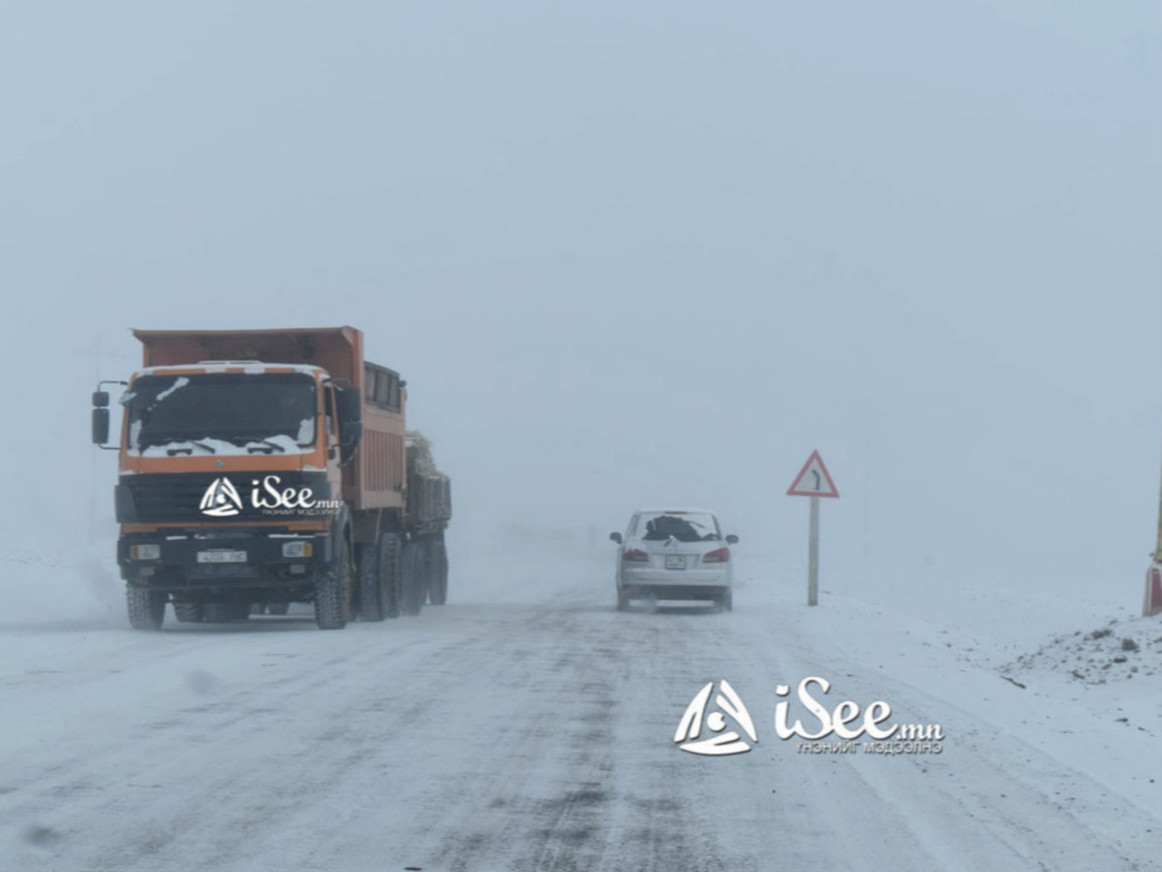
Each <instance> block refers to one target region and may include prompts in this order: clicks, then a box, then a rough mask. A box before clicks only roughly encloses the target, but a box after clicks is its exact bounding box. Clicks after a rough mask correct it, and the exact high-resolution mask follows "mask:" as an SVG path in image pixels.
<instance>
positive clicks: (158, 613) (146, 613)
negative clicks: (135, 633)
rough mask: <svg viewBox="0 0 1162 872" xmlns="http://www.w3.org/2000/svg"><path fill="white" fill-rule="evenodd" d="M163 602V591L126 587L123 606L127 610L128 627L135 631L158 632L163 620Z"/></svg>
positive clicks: (164, 596)
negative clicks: (126, 607) (124, 605)
mask: <svg viewBox="0 0 1162 872" xmlns="http://www.w3.org/2000/svg"><path fill="white" fill-rule="evenodd" d="M165 600H166V595H165V591H163V590H149V589H148V588H145V587H134V586H133V585H131V584H130V585H127V586H126V588H125V604H126V606H128V609H129V625H130V626H131V627H133V629H135V630H160V629H161V624H162V622H163V621H164V620H165Z"/></svg>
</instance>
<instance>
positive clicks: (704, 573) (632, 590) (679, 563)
mask: <svg viewBox="0 0 1162 872" xmlns="http://www.w3.org/2000/svg"><path fill="white" fill-rule="evenodd" d="M609 538H610V539H612V540H613V541H614V542H616V543H617V544H618V545H620V546H621V547H620V548H619V549H618V552H617V610H618V611H621V612H623V611H625V610H626V609H628V608H629V603H630V600H634V599H648V600H650V601H652V602H656V601H657V600H663V599H667V600H673V599H682V600H708V601H710V602H714V603H717V604H718V606H719V607H720V608H723V609H726V610H727V611H729V610H730V609H731V608H732V606H733V603H732V597H731V589H732V583H733V577H734V570H733V565H732V563H731V554H730V546H731V545H733V544H734V543H735V542H737V541H738V537H737V536H723V535H722V528H721V527H720V526H719V524H718V519H717V518H716V517H714V513H713V512H710V511H707V510H706V509H638V510H637V511H636V512H634V513H633V517H631V518H630V519H629V525H628V526H627V527H626V530H625V535H624V536H622V534H621V533H610V534H609Z"/></svg>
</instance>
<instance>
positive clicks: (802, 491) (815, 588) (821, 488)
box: [787, 451, 839, 606]
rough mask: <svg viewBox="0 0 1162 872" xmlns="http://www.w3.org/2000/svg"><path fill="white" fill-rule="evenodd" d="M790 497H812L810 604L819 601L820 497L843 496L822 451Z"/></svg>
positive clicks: (809, 462)
mask: <svg viewBox="0 0 1162 872" xmlns="http://www.w3.org/2000/svg"><path fill="white" fill-rule="evenodd" d="M787 494H788V496H793V497H810V498H811V525H810V530H809V532H808V541H807V605H809V606H815V605H818V604H819V498H820V497H832V498H837V497H838V496H839V490H838V489H837V488H836V487H835V482H834V481H832V480H831V473H829V472H828V471H827V467H826V466H825V465H824V464H823V458H822V457H820V456H819V452H818V451H812V452H811V456H810V457H808V458H807V462H806V463H804V464H803V468H802V469H801V470H799V474H798V475H797V476H796V477H795V481H794V483H793V484H792V485H791V487H790V489H789V490H788V491H787Z"/></svg>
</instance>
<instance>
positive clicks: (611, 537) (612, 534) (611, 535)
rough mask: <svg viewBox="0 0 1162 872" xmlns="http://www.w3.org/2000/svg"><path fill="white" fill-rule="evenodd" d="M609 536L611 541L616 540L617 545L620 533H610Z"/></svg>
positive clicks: (619, 542)
mask: <svg viewBox="0 0 1162 872" xmlns="http://www.w3.org/2000/svg"><path fill="white" fill-rule="evenodd" d="M609 538H610V539H611V540H612V541H614V542H616V543H617V544H618V545H620V544H621V534H620V533H610V534H609Z"/></svg>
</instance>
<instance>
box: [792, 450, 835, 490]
mask: <svg viewBox="0 0 1162 872" xmlns="http://www.w3.org/2000/svg"><path fill="white" fill-rule="evenodd" d="M787 495H788V496H792V497H837V496H839V490H838V488H836V487H835V482H833V481H832V480H831V473H829V472H828V471H827V467H826V466H824V464H823V458H822V457H820V456H819V452H818V451H812V452H811V456H810V457H808V458H807V462H806V463H804V464H803V468H802V469H801V470H799V474H798V475H797V476H796V477H795V483H794V484H792V485H791V489H790V490H789V491H787Z"/></svg>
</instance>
